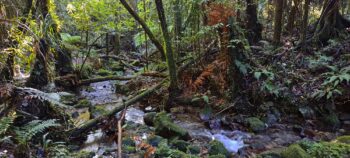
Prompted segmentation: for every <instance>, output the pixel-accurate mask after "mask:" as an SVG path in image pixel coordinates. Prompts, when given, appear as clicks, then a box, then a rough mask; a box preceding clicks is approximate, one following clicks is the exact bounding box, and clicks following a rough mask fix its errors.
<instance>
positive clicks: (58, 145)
mask: <svg viewBox="0 0 350 158" xmlns="http://www.w3.org/2000/svg"><path fill="white" fill-rule="evenodd" d="M48 134H49V133H46V134H44V136H43V142H42V147H43V149H44V151H45V153H46V156H47V157H50V158H62V157H70V153H69V150H68V149H67V146H66V145H65V143H64V142H53V141H52V140H51V139H47V135H48Z"/></svg>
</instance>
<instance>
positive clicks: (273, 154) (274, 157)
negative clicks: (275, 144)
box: [258, 148, 284, 158]
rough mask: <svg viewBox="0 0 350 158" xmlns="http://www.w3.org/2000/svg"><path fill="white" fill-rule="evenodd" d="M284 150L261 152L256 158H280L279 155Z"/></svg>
mask: <svg viewBox="0 0 350 158" xmlns="http://www.w3.org/2000/svg"><path fill="white" fill-rule="evenodd" d="M282 151H284V148H276V149H272V150H269V151H265V152H262V153H260V154H259V155H258V158H282V156H281V153H282Z"/></svg>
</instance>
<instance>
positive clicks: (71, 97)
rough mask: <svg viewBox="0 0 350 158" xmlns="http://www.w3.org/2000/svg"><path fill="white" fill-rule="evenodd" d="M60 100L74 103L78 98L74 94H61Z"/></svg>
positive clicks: (70, 103) (68, 103)
mask: <svg viewBox="0 0 350 158" xmlns="http://www.w3.org/2000/svg"><path fill="white" fill-rule="evenodd" d="M61 102H62V103H63V104H65V105H74V104H77V103H78V100H77V97H76V96H75V95H74V94H71V95H63V96H61Z"/></svg>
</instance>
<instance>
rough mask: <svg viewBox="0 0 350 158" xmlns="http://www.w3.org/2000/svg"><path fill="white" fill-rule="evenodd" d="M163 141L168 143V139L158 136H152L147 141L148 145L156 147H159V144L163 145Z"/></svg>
mask: <svg viewBox="0 0 350 158" xmlns="http://www.w3.org/2000/svg"><path fill="white" fill-rule="evenodd" d="M162 141H166V143H167V140H166V139H164V138H163V137H160V136H157V135H155V136H151V137H149V138H148V139H147V143H148V144H150V145H152V146H155V147H157V146H159V144H161V142H162Z"/></svg>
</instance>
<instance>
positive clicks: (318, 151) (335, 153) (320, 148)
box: [308, 142, 350, 158]
mask: <svg viewBox="0 0 350 158" xmlns="http://www.w3.org/2000/svg"><path fill="white" fill-rule="evenodd" d="M308 152H309V153H310V155H311V156H312V157H317V158H318V157H331V158H344V157H350V145H349V144H344V143H334V142H321V143H315V144H314V145H313V146H312V148H310V149H309V150H308Z"/></svg>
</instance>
